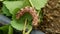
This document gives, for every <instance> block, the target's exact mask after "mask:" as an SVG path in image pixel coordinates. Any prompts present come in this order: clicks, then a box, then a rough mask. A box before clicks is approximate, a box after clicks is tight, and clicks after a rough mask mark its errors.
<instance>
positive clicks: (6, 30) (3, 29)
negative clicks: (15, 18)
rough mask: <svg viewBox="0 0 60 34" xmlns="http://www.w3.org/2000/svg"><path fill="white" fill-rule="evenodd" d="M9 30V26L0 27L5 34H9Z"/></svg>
mask: <svg viewBox="0 0 60 34" xmlns="http://www.w3.org/2000/svg"><path fill="white" fill-rule="evenodd" d="M8 28H9V25H5V26H2V27H0V30H2V32H3V34H8Z"/></svg>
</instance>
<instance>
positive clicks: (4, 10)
mask: <svg viewBox="0 0 60 34" xmlns="http://www.w3.org/2000/svg"><path fill="white" fill-rule="evenodd" d="M2 11H3V14H6V16H11V14H10V12H9V10H8V9H7V7H6V6H5V5H3V8H2Z"/></svg>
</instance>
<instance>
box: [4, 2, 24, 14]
mask: <svg viewBox="0 0 60 34" xmlns="http://www.w3.org/2000/svg"><path fill="white" fill-rule="evenodd" d="M3 4H5V6H6V7H7V8H8V9H9V12H10V13H11V14H14V11H13V10H14V9H16V8H21V7H22V5H23V1H4V2H3Z"/></svg>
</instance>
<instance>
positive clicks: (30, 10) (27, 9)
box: [16, 6, 39, 26]
mask: <svg viewBox="0 0 60 34" xmlns="http://www.w3.org/2000/svg"><path fill="white" fill-rule="evenodd" d="M26 12H28V13H30V14H31V15H32V17H33V21H32V25H33V26H38V19H39V18H38V15H37V11H36V10H35V9H34V8H32V7H29V6H27V7H25V8H23V9H21V10H20V11H18V13H17V15H16V19H19V18H20V17H21V16H23V14H24V13H26Z"/></svg>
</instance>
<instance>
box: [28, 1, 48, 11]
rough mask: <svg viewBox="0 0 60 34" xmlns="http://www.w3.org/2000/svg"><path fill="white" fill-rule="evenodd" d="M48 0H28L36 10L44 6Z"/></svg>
mask: <svg viewBox="0 0 60 34" xmlns="http://www.w3.org/2000/svg"><path fill="white" fill-rule="evenodd" d="M47 1H48V0H29V2H30V3H31V5H32V7H35V8H36V9H37V10H40V9H41V8H42V7H44V6H45V4H46V3H47Z"/></svg>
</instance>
